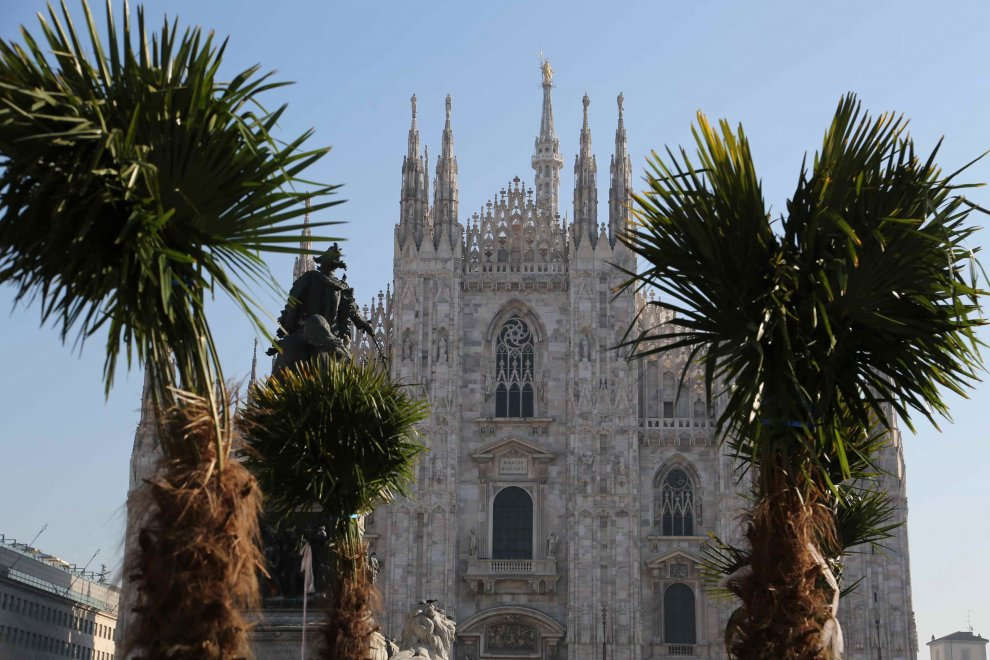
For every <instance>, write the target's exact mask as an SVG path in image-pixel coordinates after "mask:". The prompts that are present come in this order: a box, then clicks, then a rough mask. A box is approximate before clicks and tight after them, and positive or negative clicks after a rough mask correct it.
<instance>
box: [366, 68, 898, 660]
mask: <svg viewBox="0 0 990 660" xmlns="http://www.w3.org/2000/svg"><path fill="white" fill-rule="evenodd" d="M551 92H552V80H551V72H550V71H549V69H548V68H547V69H545V70H544V80H543V101H542V112H541V117H540V129H539V135H538V137H537V138H536V143H535V146H534V151H533V157H532V166H533V170H534V173H535V181H534V186H533V187H532V188H530V187H528V186H527V185H525V184H524V183H523V182H522V181H521V180H520V179H519V178H518V177H516V178H514V179H512V180H511V181H510V182H509V183H508V185H507V186H506V187H505V188H504V189H502V190H501V191H500V192H499V193H498V195H497V196H496V197H495V198H494V199H492V200H490V201H488V202H487V203H486V204H485V205H484V206H483V207H482V208H481V210H480V211H479V212H478V213H475V214H473V215H472V216H471V217H470V218H468V219H467V220H466V221H465V222H464V223H462V222H461V221H460V218H459V215H458V202H459V200H458V183H457V177H458V168H457V159H456V157H455V156H454V139H453V131H452V127H451V101H450V97H449V96H448V97H447V102H446V120H445V125H444V129H443V136H442V144H441V148H440V153H439V156H438V158H437V163H436V173H435V179H434V182H433V197H432V200H431V199H430V190H429V175H428V172H427V167H428V163H427V155H426V152H425V151H421V145H420V137H419V130H418V127H417V116H416V100H415V97H413V100H412V102H413V106H412V125H411V127H410V129H409V141H408V149H407V153H406V155H405V158H404V159H403V164H402V189H401V200H400V217H399V222H398V224H397V225H396V227H395V248H394V249H395V253H394V279H393V289H392V291H391V292H389V293H388V294H387V295H383V294H379V297H378V299H377V301H376V302H375V304H373V305H372V307H371V309H370V310H369V314H368V315H369V317H370V318H371V319H372V321H373V323H375V324H376V326H377V328H378V332H379V333H380V339H381V340H382V341H383V342H384V343H385V344H386V345H387V346H388V347H389V351H390V354H391V365H392V370H393V375H394V376H395V377H396V378H398V379H399V380H401V381H402V382H405V383H410V384H415V385H416V386H418V387H421V388H422V392H423V393H424V394H425V395H426V396H427V397H428V398H429V401H430V405H431V414H430V417H429V419H428V420H427V421H426V422H425V423H424V424H423V425H422V427H421V432H422V440H423V442H424V443H425V444H426V446H427V449H428V451H427V452H426V453H425V454H424V455H423V457H422V458H421V459H420V462H419V464H418V473H417V477H416V482H415V486H414V487H413V488H412V490H411V492H410V494H409V496H408V497H404V498H400V499H398V500H396V501H394V502H392V503H390V504H389V505H387V506H383V507H381V508H379V509H378V510H376V511H375V512H374V514H373V515H371V516H370V517H369V519H368V520H367V521H366V536H367V539H368V541H369V543H370V544H371V549H372V550H374V551H375V552H376V553H377V555H378V557H380V558H381V559H382V560H383V568H382V572H381V574H380V576H379V578H378V585H379V587H380V588H381V591H382V594H383V597H384V612H383V613H382V617H381V622H382V625H383V628H384V630H385V632H386V634H388V635H390V636H394V637H398V636H399V634H400V632H401V629H402V624H403V621H404V620H405V617H406V616H407V613H408V612H409V611H410V609H411V607H412V606H413V605H414V604H415V603H416V602H418V601H420V600H426V599H434V600H436V601H439V604H440V605H441V606H442V607H443V608H445V609H446V611H447V612H448V614H450V615H451V616H452V617H453V618H455V619H456V621H457V644H456V651H455V652H456V657H457V658H459V659H461V660H468V659H470V660H482V659H495V658H503V659H508V658H514V659H521V658H532V659H534V660H535V659H537V658H560V659H564V658H569V659H579V658H580V659H587V660H592V659H595V658H602V657H606V658H608V659H609V660H613V659H614V660H639V659H641V658H642V659H646V658H668V657H678V658H680V657H688V658H692V657H693V658H724V657H725V652H724V644H723V642H722V640H723V633H724V628H725V623H726V620H727V617H728V614H729V613H730V611H731V609H732V605H731V603H729V602H726V601H722V600H719V599H718V598H715V597H713V596H711V595H709V594H707V593H706V592H705V590H704V585H703V582H702V579H701V575H700V573H699V566H698V560H699V559H700V558H701V550H702V547H703V545H704V543H705V542H706V540H707V535H708V534H709V533H715V534H717V535H719V536H721V537H723V538H738V534H739V513H740V506H741V499H740V497H739V495H738V494H737V492H738V491H739V489H740V487H739V485H738V484H737V481H736V476H735V474H734V472H733V466H732V463H731V461H730V459H729V458H727V457H726V456H725V455H724V454H723V452H722V451H720V448H719V446H718V444H717V443H716V440H715V437H714V433H713V428H712V419H713V417H712V413H711V411H710V410H708V409H707V407H706V405H705V401H704V397H703V391H702V388H701V385H700V383H699V382H698V380H697V378H696V376H697V375H696V374H692V376H691V377H689V378H688V379H687V382H686V383H685V385H684V386H683V387H682V388H680V390H678V388H677V385H678V382H679V375H680V372H681V367H682V365H683V361H684V359H685V357H686V356H683V355H682V356H679V357H675V356H671V355H665V356H663V357H661V358H659V359H651V360H647V361H634V362H629V361H627V360H625V359H623V357H622V356H621V355H619V354H618V353H617V352H616V351H615V350H612V349H611V347H612V346H614V345H615V344H616V343H617V341H618V340H619V339H620V338H621V337H622V336H623V334H624V333H625V332H626V330H627V328H628V326H629V324H630V323H631V322H632V320H633V319H634V318H635V317H636V313H637V310H639V309H641V308H642V306H643V304H644V301H643V300H642V299H639V298H638V297H637V296H634V295H633V294H631V293H623V294H621V295H619V296H618V297H616V296H615V295H614V290H615V287H616V286H617V285H618V284H619V283H620V282H621V281H622V279H623V278H622V275H621V273H620V272H619V271H618V270H617V269H616V268H615V266H613V265H612V264H617V265H620V266H623V267H626V268H634V267H635V259H634V257H633V255H632V254H631V253H630V252H629V251H628V250H627V249H626V248H625V247H624V246H623V245H622V244H621V243H619V242H617V240H616V238H617V235H618V233H619V232H620V231H621V229H622V227H624V226H625V224H626V223H627V221H628V219H629V218H628V216H629V211H628V205H629V201H630V189H631V185H632V184H631V178H632V165H631V162H630V158H629V154H628V150H627V141H626V130H625V127H624V125H623V107H622V95H621V94H620V95H619V97H618V126H617V128H616V130H615V145H614V151H613V156H612V159H611V164H610V166H609V175H610V184H611V185H610V187H609V199H608V205H607V223H605V222H603V223H601V224H599V217H600V216H599V204H598V198H597V164H596V161H595V157H594V155H592V151H591V131H590V128H589V125H588V106H589V100H588V97H587V96H585V97H584V99H583V103H584V123H583V126H582V127H581V133H580V152H579V153H578V155H577V156H576V158H575V164H574V179H575V185H574V196H573V215H572V219H571V221H569V222H568V221H567V220H562V219H561V215H560V212H559V209H560V204H559V200H558V193H559V187H560V186H559V174H560V170H561V168H562V167H563V164H564V161H563V157H562V156H561V154H560V150H559V141H558V138H557V134H556V131H555V128H554V122H553V108H552V104H551ZM605 215H606V213H603V214H602V216H601V217H603V219H604V218H605ZM656 321H657V319H656V318H655V317H644V318H643V319H641V321H640V322H644V323H655V322H656ZM883 460H884V467H885V468H886V469H887V471H888V472H889V475H888V476H885V477H884V482H885V485H886V487H887V488H888V489H889V490H890V491H891V492H892V493H893V495H894V498H895V501H896V503H897V504H898V506H899V515H900V516H902V519H903V517H906V499H905V485H904V465H903V455H902V452H901V448H900V439H899V437H898V436H897V435H896V434H895V435H894V436H893V437H891V443H890V446H889V448H888V450H887V452H886V454H885V456H884V459H883ZM888 546H889V549H888V550H886V551H884V552H883V553H877V554H873V553H871V552H870V551H869V549H867V550H866V551H865V552H864V553H860V554H855V555H853V556H851V558H850V559H849V561H848V564H847V565H848V568H847V575H850V574H851V575H852V577H851V578H847V582H846V584H849V583H850V582H851V580H855V579H857V578H859V577H862V578H863V579H862V582H860V584H859V585H858V587H857V588H856V590H855V591H854V592H853V593H852V594H851V595H850V596H849V597H847V598H845V599H843V601H842V604H841V605H840V618H841V620H842V621H843V627H844V630H845V633H846V648H847V657H848V658H850V659H852V660H858V659H864V660H865V659H867V658H876V657H883V658H885V659H886V658H903V659H908V658H910V659H912V660H913V658H914V657H915V653H916V648H917V643H916V641H915V637H916V636H915V631H914V624H913V620H914V616H913V612H912V610H911V589H910V574H909V567H908V553H907V531H906V527H903V526H902V527H901V528H900V529H899V530H898V531H897V533H896V536H895V538H893V539H891V540H890V541H889V542H888ZM878 648H879V649H880V652H881V655H879V656H878V655H877V649H878ZM603 653H604V655H603Z"/></svg>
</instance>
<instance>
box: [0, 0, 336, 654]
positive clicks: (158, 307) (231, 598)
mask: <svg viewBox="0 0 990 660" xmlns="http://www.w3.org/2000/svg"><path fill="white" fill-rule="evenodd" d="M82 9H83V12H84V14H85V28H86V31H87V32H88V36H89V50H90V51H91V52H92V55H90V54H89V53H88V52H87V49H86V48H85V47H84V45H83V42H82V40H81V39H80V33H79V31H78V30H77V29H76V27H75V25H74V24H73V21H72V19H71V16H70V15H69V12H68V10H67V9H66V7H65V5H64V4H63V5H62V8H61V15H59V13H57V12H56V11H55V10H54V9H52V8H51V7H49V10H48V16H47V18H45V17H44V16H42V17H40V27H41V32H42V38H41V39H35V38H34V37H33V36H32V35H31V33H30V32H29V31H28V30H27V29H22V31H21V37H22V40H23V42H22V43H21V44H16V43H12V42H8V41H5V40H0V207H2V210H3V215H2V217H0V284H3V283H9V284H11V285H13V286H14V287H16V289H17V300H18V301H21V300H25V301H31V300H37V301H38V302H39V303H40V309H41V322H42V324H45V323H50V324H53V325H55V326H56V327H57V328H59V330H60V332H61V336H62V338H63V340H66V339H68V338H69V337H70V335H74V336H75V337H76V340H77V342H80V343H81V342H83V341H85V340H86V339H88V338H89V337H91V336H92V335H94V334H96V333H102V332H106V335H107V341H106V361H105V364H104V379H103V380H104V387H105V389H106V391H107V392H109V390H110V388H111V386H112V384H113V377H114V373H115V371H116V368H117V365H118V361H119V360H120V358H121V356H123V357H124V358H125V360H126V362H127V364H128V365H130V364H131V361H132V360H134V359H136V361H137V363H138V364H140V365H143V366H144V368H145V369H146V371H147V373H148V375H149V384H150V393H151V395H152V398H153V399H154V402H155V407H156V415H155V417H156V420H157V426H158V433H159V439H160V441H161V446H162V449H163V451H164V456H165V459H166V461H165V463H164V465H163V467H162V469H161V470H160V472H159V473H158V476H157V477H156V479H154V480H153V482H152V483H151V484H149V486H148V489H147V492H146V494H145V501H146V503H147V505H148V506H150V507H152V508H153V510H154V512H155V513H154V515H153V517H152V518H151V519H150V522H149V523H148V526H147V527H146V528H145V529H143V530H142V533H141V537H140V539H141V549H142V553H143V555H142V556H141V557H140V558H139V560H138V561H137V562H136V563H135V564H134V565H132V566H129V567H125V570H126V571H131V570H135V571H137V572H138V577H139V578H140V585H141V590H142V598H143V601H144V603H145V605H144V606H142V611H143V613H144V615H145V616H142V617H140V619H139V620H140V621H141V624H140V625H136V626H131V628H132V630H130V631H129V635H130V637H131V639H130V647H131V648H132V649H136V650H140V651H142V652H145V653H147V654H149V655H152V656H155V657H159V656H161V657H172V658H181V657H195V658H205V657H220V656H223V657H229V656H230V655H231V654H232V653H240V652H241V651H242V650H243V649H244V648H245V643H246V642H245V639H246V638H245V635H244V626H243V625H242V622H241V621H240V620H239V619H238V618H237V615H236V610H237V607H238V606H239V605H240V604H242V603H243V602H244V601H250V600H251V599H252V598H253V596H254V594H256V592H257V584H256V578H255V564H256V563H257V561H258V554H257V549H256V543H255V538H256V536H257V522H256V516H255V513H256V508H257V502H258V495H257V492H256V491H257V487H256V484H255V482H254V479H253V478H252V477H251V476H250V475H249V474H248V473H246V472H245V471H244V469H243V468H242V467H241V466H240V465H239V464H238V463H237V462H236V461H228V460H227V456H228V452H229V448H230V428H231V425H230V419H229V418H230V407H229V405H228V401H227V399H228V397H227V395H226V392H225V387H224V385H223V382H224V381H223V376H222V370H221V366H220V360H219V357H218V355H217V350H216V346H215V342H214V338H213V335H212V332H211V330H210V326H209V323H208V322H207V318H206V312H205V305H206V302H207V300H208V294H209V296H212V294H213V293H214V292H215V291H217V290H219V291H221V292H222V293H224V294H226V295H228V296H229V297H230V298H231V299H232V300H233V301H234V302H235V303H236V304H237V305H238V306H239V307H240V308H241V309H242V310H243V311H244V312H245V313H246V314H247V315H248V316H249V317H250V318H251V319H252V320H253V321H254V322H255V324H256V325H257V327H258V328H259V330H260V331H261V332H262V333H265V328H264V326H263V324H262V323H261V322H260V315H259V310H258V307H257V305H256V304H255V302H254V301H253V300H252V298H251V296H250V295H249V294H248V293H247V291H248V289H249V288H250V287H251V286H255V285H263V286H268V287H275V288H276V289H277V285H276V284H275V281H274V279H273V278H272V277H271V275H270V273H269V272H268V268H267V266H266V265H265V262H264V261H263V260H262V258H261V256H260V252H264V251H269V252H270V251H276V252H277V251H282V252H289V251H296V250H295V249H294V248H293V247H291V246H292V245H294V244H295V243H296V242H297V241H299V240H300V238H301V234H302V228H303V227H302V224H300V222H299V219H300V217H301V216H302V214H303V213H304V212H305V208H304V203H305V202H308V201H310V200H315V201H316V203H314V204H312V209H311V210H313V211H318V210H320V209H324V208H326V207H328V206H331V205H333V204H336V203H339V202H337V201H325V200H326V199H327V196H328V195H330V194H331V193H333V192H334V189H335V188H336V186H329V185H318V184H313V183H311V182H308V181H305V180H304V179H302V178H301V175H302V173H303V172H304V170H306V168H308V167H309V166H310V165H312V164H313V163H314V162H316V161H317V160H319V159H320V158H321V157H322V156H324V155H325V154H326V152H327V149H313V150H306V149H304V148H303V145H304V143H305V142H306V141H307V139H308V138H309V136H310V133H308V132H307V133H304V134H303V135H301V136H299V137H298V138H296V139H294V140H292V141H290V142H288V143H280V142H277V141H276V140H275V138H274V137H273V135H272V130H273V129H274V127H275V125H276V123H277V121H278V120H279V117H280V116H281V115H282V113H283V112H284V110H285V106H284V105H283V106H281V107H278V108H276V109H274V110H267V109H265V107H264V106H263V105H262V100H263V95H264V93H265V92H267V91H270V90H272V89H275V88H277V87H279V86H280V85H281V84H282V83H277V82H272V81H271V80H270V74H269V75H259V73H258V69H257V67H252V68H249V69H246V70H244V71H241V72H240V73H237V74H236V75H234V76H233V77H232V78H231V79H230V81H229V82H221V81H220V80H219V79H218V77H217V76H218V72H219V69H220V67H221V63H222V57H223V53H224V50H225V47H226V42H223V43H221V44H218V43H216V42H215V41H214V38H213V35H212V33H211V34H208V35H204V34H203V33H202V31H201V30H199V29H198V28H194V29H187V30H185V31H184V32H181V33H180V32H179V30H178V25H177V21H173V22H172V23H171V24H169V22H168V21H165V22H164V23H163V25H162V27H161V29H160V30H159V31H158V32H157V33H155V34H151V33H149V31H148V30H147V29H146V27H145V20H144V12H143V11H142V10H141V9H140V8H138V11H137V26H136V27H137V29H136V35H135V34H134V32H135V31H134V30H133V29H132V28H133V27H134V26H133V25H132V21H131V18H130V13H129V10H128V7H127V5H126V4H125V5H124V16H123V20H122V22H121V23H120V26H119V28H118V26H117V24H116V23H115V21H114V19H113V17H112V14H111V6H110V2H109V0H108V1H107V12H106V13H107V16H106V42H105V44H104V42H103V41H102V40H101V39H100V37H99V35H98V32H97V27H96V24H95V22H94V20H93V16H92V13H91V11H90V8H89V6H88V5H87V3H86V2H85V0H83V2H82ZM135 37H136V43H135ZM303 188H304V189H305V190H301V189H303ZM315 224H316V225H325V224H331V223H315ZM324 238H326V237H324ZM176 576H180V578H179V579H176ZM152 605H153V606H154V607H152ZM156 608H158V609H157V611H159V612H168V617H167V620H165V619H162V618H161V617H158V618H155V617H153V616H151V614H152V613H153V612H155V611H156ZM158 626H161V627H160V628H159V627H158Z"/></svg>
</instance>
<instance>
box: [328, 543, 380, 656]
mask: <svg viewBox="0 0 990 660" xmlns="http://www.w3.org/2000/svg"><path fill="white" fill-rule="evenodd" d="M334 552H335V557H334V559H335V564H336V566H335V574H334V575H333V577H332V579H331V584H332V587H331V589H330V593H329V594H328V598H327V625H326V628H325V629H324V640H323V646H322V648H321V649H320V656H319V657H320V658H323V659H325V660H368V658H370V657H371V643H372V634H373V633H375V632H376V631H378V630H379V627H378V624H377V623H376V622H375V619H374V614H375V612H376V611H378V610H379V609H380V605H381V596H380V595H379V594H378V589H377V588H376V587H375V585H374V583H373V581H372V579H371V569H370V567H369V566H368V559H367V552H366V548H365V545H364V541H363V540H362V539H361V537H360V535H359V534H358V532H357V530H356V525H352V526H351V527H350V528H349V529H348V530H347V531H346V532H345V533H344V535H343V538H342V539H341V540H340V541H338V542H337V543H335V547H334Z"/></svg>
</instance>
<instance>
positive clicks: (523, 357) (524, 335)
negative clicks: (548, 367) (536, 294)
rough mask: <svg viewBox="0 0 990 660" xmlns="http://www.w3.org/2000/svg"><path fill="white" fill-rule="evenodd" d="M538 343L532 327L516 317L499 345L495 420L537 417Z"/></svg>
mask: <svg viewBox="0 0 990 660" xmlns="http://www.w3.org/2000/svg"><path fill="white" fill-rule="evenodd" d="M533 362H534V339H533V333H532V331H531V330H530V327H529V325H527V324H526V322H525V321H523V320H522V319H521V318H519V317H518V316H512V317H510V318H509V320H508V321H506V322H505V324H504V325H503V326H502V328H501V329H500V330H499V332H498V337H497V339H496V343H495V416H496V417H533V391H534V390H533V380H534V378H533V371H534V367H533Z"/></svg>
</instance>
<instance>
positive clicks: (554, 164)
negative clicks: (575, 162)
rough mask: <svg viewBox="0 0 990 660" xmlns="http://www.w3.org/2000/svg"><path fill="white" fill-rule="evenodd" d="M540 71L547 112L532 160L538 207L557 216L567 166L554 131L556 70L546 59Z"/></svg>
mask: <svg viewBox="0 0 990 660" xmlns="http://www.w3.org/2000/svg"><path fill="white" fill-rule="evenodd" d="M540 70H541V71H542V72H543V113H542V114H541V116H540V135H539V137H537V138H536V144H535V146H534V149H533V161H532V162H533V170H535V172H536V206H537V208H539V209H540V211H541V212H543V213H546V214H549V215H551V216H555V215H556V214H557V210H558V208H559V204H558V192H559V190H560V169H561V168H562V167H563V166H564V159H563V157H561V155H560V141H559V140H558V139H557V133H556V132H555V131H554V130H553V105H552V103H551V101H550V90H551V89H552V88H553V69H551V68H550V62H549V60H543V62H542V64H541V65H540Z"/></svg>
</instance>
